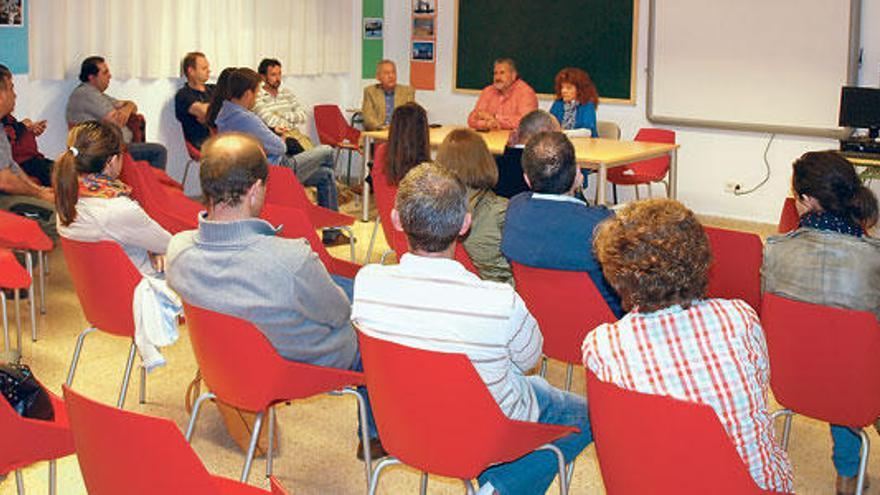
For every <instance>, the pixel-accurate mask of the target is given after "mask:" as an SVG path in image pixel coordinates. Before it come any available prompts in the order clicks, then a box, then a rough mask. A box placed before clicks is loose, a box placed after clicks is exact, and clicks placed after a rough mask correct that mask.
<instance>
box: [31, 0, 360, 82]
mask: <svg viewBox="0 0 880 495" xmlns="http://www.w3.org/2000/svg"><path fill="white" fill-rule="evenodd" d="M28 7H29V9H30V15H29V17H30V26H29V29H30V76H31V78H32V79H68V78H72V77H76V76H77V75H78V74H79V65H80V63H81V62H82V60H83V59H84V58H85V57H88V56H90V55H100V56H103V57H105V58H106V59H107V61H108V63H109V65H110V70H111V71H112V73H113V76H114V77H116V78H120V79H127V78H165V77H177V76H179V75H180V59H181V58H182V57H183V55H184V54H185V53H187V52H190V51H201V52H204V53H205V55H206V56H207V57H208V60H209V61H210V62H211V68H212V73H213V74H219V73H220V70H221V69H222V68H224V67H229V66H247V67H253V68H256V66H257V64H258V63H259V61H260V59H262V58H263V57H272V58H277V59H279V60H280V61H281V63H282V64H283V65H284V72H285V74H289V75H315V74H324V73H338V72H348V71H349V70H350V67H351V64H350V61H351V46H352V38H351V36H352V25H353V24H352V15H353V14H352V11H353V5H352V2H351V0H30V4H29V6H28Z"/></svg>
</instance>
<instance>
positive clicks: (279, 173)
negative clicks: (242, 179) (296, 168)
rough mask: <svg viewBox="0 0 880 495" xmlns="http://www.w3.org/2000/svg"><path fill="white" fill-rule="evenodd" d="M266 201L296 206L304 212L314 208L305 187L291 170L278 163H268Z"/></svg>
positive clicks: (291, 206)
mask: <svg viewBox="0 0 880 495" xmlns="http://www.w3.org/2000/svg"><path fill="white" fill-rule="evenodd" d="M266 203H270V204H275V205H280V206H287V207H288V208H297V209H300V210H302V211H304V212H306V211H309V209H311V208H314V207H315V205H314V204H313V203H312V202H311V201H309V197H308V195H307V194H306V189H305V188H304V187H303V185H302V184H300V182H299V180H297V178H296V175H295V174H294V173H293V170H290V169H289V168H287V167H282V166H280V165H269V177H268V178H267V179H266Z"/></svg>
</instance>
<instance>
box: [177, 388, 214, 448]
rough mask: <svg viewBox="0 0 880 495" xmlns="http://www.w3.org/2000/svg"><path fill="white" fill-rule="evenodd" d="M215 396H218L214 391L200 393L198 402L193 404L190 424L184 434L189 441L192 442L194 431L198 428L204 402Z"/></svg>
mask: <svg viewBox="0 0 880 495" xmlns="http://www.w3.org/2000/svg"><path fill="white" fill-rule="evenodd" d="M215 397H217V396H216V395H214V394H213V393H211V392H205V393H203V394H202V395H200V396H199V398H198V399H196V403H195V404H193V410H192V412H191V413H190V415H189V424H188V425H187V426H186V435H184V437H185V438H186V441H187V442H188V443H191V442H192V436H193V431H195V429H196V419H198V417H199V411H201V410H202V403H203V402H205V401H206V400H208V399H213V398H215Z"/></svg>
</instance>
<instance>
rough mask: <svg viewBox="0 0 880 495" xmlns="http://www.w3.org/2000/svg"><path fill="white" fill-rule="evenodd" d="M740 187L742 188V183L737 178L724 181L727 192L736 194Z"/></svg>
mask: <svg viewBox="0 0 880 495" xmlns="http://www.w3.org/2000/svg"><path fill="white" fill-rule="evenodd" d="M740 189H742V184H740V183H739V182H737V181H735V180H729V181H727V182H725V183H724V192H726V193H727V194H736V193H737V192H739V190H740Z"/></svg>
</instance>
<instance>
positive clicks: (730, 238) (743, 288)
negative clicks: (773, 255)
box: [703, 227, 764, 314]
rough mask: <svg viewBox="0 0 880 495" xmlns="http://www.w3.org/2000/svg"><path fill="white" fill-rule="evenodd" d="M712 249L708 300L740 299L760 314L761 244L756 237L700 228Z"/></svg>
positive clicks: (735, 232)
mask: <svg viewBox="0 0 880 495" xmlns="http://www.w3.org/2000/svg"><path fill="white" fill-rule="evenodd" d="M703 229H704V230H705V231H706V236H707V237H708V238H709V248H710V249H711V250H712V264H711V265H710V266H709V289H708V291H707V295H708V296H709V297H718V298H721V299H742V300H743V301H745V302H746V303H748V305H749V306H751V307H752V308H753V309H754V310H755V311H756V312H759V313H758V314H760V311H761V264H762V263H763V262H764V253H763V250H764V245H763V244H762V243H761V238H760V237H758V236H757V235H756V234H750V233H746V232H737V231H734V230H725V229H719V228H715V227H703Z"/></svg>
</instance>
